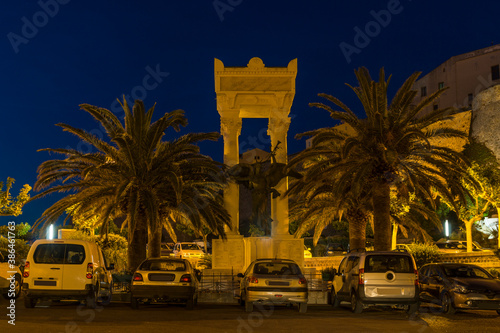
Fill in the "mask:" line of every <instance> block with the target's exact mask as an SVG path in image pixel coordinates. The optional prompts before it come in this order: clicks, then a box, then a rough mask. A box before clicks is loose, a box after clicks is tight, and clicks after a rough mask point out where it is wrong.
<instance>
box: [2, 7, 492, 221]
mask: <svg viewBox="0 0 500 333" xmlns="http://www.w3.org/2000/svg"><path fill="white" fill-rule="evenodd" d="M216 7H217V9H216ZM499 13H500V3H498V2H497V1H475V2H465V1H463V2H460V1H439V2H438V1H430V0H422V1H416V0H413V1H411V0H400V1H395V0H391V1H368V0H366V1H331V0H330V1H327V0H324V1H256V0H252V1H251V0H217V1H212V0H209V1H196V0H195V1H152V0H151V1H141V2H139V1H131V0H120V1H94V0H87V1H81V0H59V1H56V0H41V1H8V2H7V3H5V4H4V6H3V10H2V11H1V13H0V28H1V34H2V36H3V37H2V39H1V42H0V54H1V59H2V61H1V62H0V68H1V76H0V84H1V89H0V95H1V98H2V100H3V102H2V103H1V106H0V114H1V122H0V124H1V125H0V126H1V130H0V158H1V160H0V161H1V163H0V180H4V181H5V180H6V178H7V177H13V178H15V179H16V184H15V186H14V190H13V193H14V194H17V193H18V191H19V189H20V188H21V186H22V185H23V184H25V183H28V184H30V185H33V184H34V182H35V180H36V175H37V174H36V169H37V167H38V165H39V164H40V163H41V162H43V161H45V160H47V159H50V158H54V157H56V156H54V155H52V156H49V155H48V154H47V153H43V152H37V149H40V148H59V147H64V148H66V147H71V148H77V149H81V150H84V151H85V150H88V147H87V146H85V145H82V143H81V142H79V141H78V140H77V139H75V138H74V137H72V136H71V135H69V134H67V133H64V132H62V130H61V129H60V128H58V127H56V126H55V124H56V123H60V122H62V123H67V124H70V125H73V126H76V127H81V128H85V129H87V130H89V131H90V130H93V131H94V133H96V134H97V135H99V134H100V133H103V131H102V130H100V129H99V127H98V126H97V124H96V123H95V122H94V121H93V120H92V119H91V117H90V116H89V115H88V114H86V113H85V112H83V111H81V110H80V109H79V107H78V105H79V104H81V103H89V104H93V105H98V106H100V107H105V108H110V109H113V108H114V106H115V105H116V104H114V101H115V100H116V98H118V97H120V96H121V95H123V94H128V95H135V96H136V97H139V98H142V99H144V102H145V104H146V106H148V107H149V106H151V105H153V104H154V103H157V104H156V116H157V117H159V116H160V115H161V114H163V113H164V112H168V111H172V110H175V109H179V108H180V109H183V110H185V112H186V116H187V118H188V120H189V125H188V126H187V127H186V128H185V129H184V130H183V131H182V132H181V134H182V133H187V132H211V131H219V129H220V122H219V115H218V113H217V109H216V104H215V92H214V78H213V62H214V58H219V59H220V60H222V61H223V62H224V64H225V65H226V66H246V64H247V63H248V60H249V59H250V58H252V57H260V58H261V59H262V60H263V61H264V63H265V64H266V66H286V65H287V64H288V62H289V61H290V60H292V59H294V58H297V59H298V75H297V81H296V95H295V100H294V103H293V107H292V110H291V116H292V123H291V125H290V130H289V135H288V147H289V153H295V152H297V151H299V150H302V149H303V148H304V147H305V142H304V140H301V141H297V140H295V139H294V136H295V134H297V133H301V132H304V131H307V130H312V129H316V128H320V127H325V126H333V125H335V123H334V122H333V121H331V120H330V118H329V116H328V115H327V114H326V112H324V111H321V110H316V109H312V108H309V106H308V103H309V102H315V101H319V100H320V99H319V98H318V97H317V96H316V95H317V93H321V92H325V93H329V94H331V95H334V96H336V97H338V98H340V99H341V100H343V101H344V102H345V103H346V104H348V105H349V106H350V107H351V108H352V109H355V110H359V108H360V105H359V104H358V103H357V102H356V100H355V98H354V94H353V93H352V91H351V90H350V89H349V88H348V87H346V86H345V85H344V83H345V82H349V83H351V84H354V83H355V80H354V73H353V70H354V69H355V68H358V67H360V66H366V67H368V69H370V71H371V72H372V74H373V75H374V76H376V75H377V74H378V70H379V69H380V68H381V67H385V69H386V72H387V73H392V74H393V78H392V81H391V86H392V91H391V94H392V93H394V90H395V89H396V88H397V87H398V86H399V85H400V84H401V83H402V82H403V81H404V79H405V78H406V77H408V76H409V75H410V74H411V73H413V72H414V71H422V72H424V74H426V73H427V72H429V71H430V70H432V69H433V68H435V67H436V66H438V65H439V64H441V63H442V62H444V61H446V60H447V59H448V58H450V57H451V56H453V55H458V54H461V53H465V52H469V51H472V50H476V49H479V48H483V47H487V46H489V45H491V43H494V44H498V43H500V29H499V28H498V15H499ZM359 31H363V33H367V34H368V36H367V37H366V38H369V39H366V38H365V39H363V36H360V35H359ZM340 45H343V46H344V47H345V48H349V47H352V49H351V54H350V56H349V57H346V56H345V54H344V53H343V52H342V49H341V47H340ZM354 48H356V49H354ZM347 58H349V60H350V61H348V59H347ZM150 72H156V79H157V80H156V81H155V80H153V79H147V80H146V81H144V80H145V77H146V76H147V75H148V74H149V75H151V74H150ZM167 73H168V74H167ZM151 77H154V76H153V75H151ZM146 88H147V89H146ZM360 115H362V113H361V112H360ZM266 126H267V122H266V121H264V120H252V121H250V120H245V121H244V122H243V131H242V134H241V136H240V142H242V145H243V143H245V145H244V147H245V148H252V147H253V146H256V145H255V144H250V143H249V142H255V140H250V139H249V136H254V137H257V141H256V142H257V146H259V147H260V148H262V147H264V148H269V146H268V143H267V142H266V138H265V137H264V136H263V135H262V134H263V133H264V132H265V127H266ZM259 133H261V135H260V138H259ZM177 135H178V134H177V133H175V132H174V133H168V136H169V137H170V138H172V137H173V136H177ZM222 147H223V143H222V140H219V142H218V143H206V144H203V145H202V153H204V154H207V155H210V156H212V157H213V158H214V159H216V160H219V161H221V160H222V154H223V151H222ZM53 201H54V197H52V198H48V199H43V200H39V201H36V202H32V203H30V204H28V205H27V206H25V208H24V213H23V215H21V216H19V217H15V218H13V217H3V218H0V224H5V223H6V222H7V221H9V220H15V221H17V222H28V223H30V224H33V223H34V222H35V220H36V219H37V218H38V217H39V216H40V215H41V213H42V212H43V210H44V209H46V208H47V207H48V206H49V205H50V204H51V203H52V202H53Z"/></svg>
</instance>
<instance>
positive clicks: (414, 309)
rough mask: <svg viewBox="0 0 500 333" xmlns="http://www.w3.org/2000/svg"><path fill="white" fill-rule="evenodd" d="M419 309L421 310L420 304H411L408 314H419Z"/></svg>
mask: <svg viewBox="0 0 500 333" xmlns="http://www.w3.org/2000/svg"><path fill="white" fill-rule="evenodd" d="M419 308H420V303H419V302H417V303H415V304H410V305H408V306H407V308H406V312H407V313H408V314H410V315H412V314H414V313H415V312H417V311H418V309H419Z"/></svg>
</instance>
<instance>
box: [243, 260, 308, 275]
mask: <svg viewBox="0 0 500 333" xmlns="http://www.w3.org/2000/svg"><path fill="white" fill-rule="evenodd" d="M253 272H254V274H270V275H300V274H301V273H300V268H299V266H297V264H294V263H288V262H261V263H257V264H255V267H254V269H253Z"/></svg>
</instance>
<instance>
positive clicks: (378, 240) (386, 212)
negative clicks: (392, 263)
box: [372, 182, 392, 251]
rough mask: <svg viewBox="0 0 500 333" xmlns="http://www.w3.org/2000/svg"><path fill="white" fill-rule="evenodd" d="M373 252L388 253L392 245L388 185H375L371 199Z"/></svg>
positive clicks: (389, 191) (389, 190) (383, 183)
mask: <svg viewBox="0 0 500 333" xmlns="http://www.w3.org/2000/svg"><path fill="white" fill-rule="evenodd" d="M372 204H373V229H374V230H373V233H374V242H375V244H374V249H375V251H390V250H391V243H392V237H391V235H392V225H391V212H390V208H391V188H390V186H389V184H388V183H386V182H381V183H379V184H375V189H374V191H373V197H372Z"/></svg>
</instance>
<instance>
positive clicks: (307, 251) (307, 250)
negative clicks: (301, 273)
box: [304, 245, 312, 258]
mask: <svg viewBox="0 0 500 333" xmlns="http://www.w3.org/2000/svg"><path fill="white" fill-rule="evenodd" d="M304 258H312V253H311V248H310V247H307V246H305V245H304Z"/></svg>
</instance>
